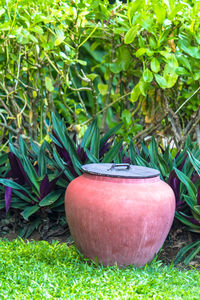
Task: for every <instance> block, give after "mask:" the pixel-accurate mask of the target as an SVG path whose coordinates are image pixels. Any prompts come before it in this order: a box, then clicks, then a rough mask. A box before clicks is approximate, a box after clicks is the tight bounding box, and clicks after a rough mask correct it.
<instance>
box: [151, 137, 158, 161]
mask: <svg viewBox="0 0 200 300" xmlns="http://www.w3.org/2000/svg"><path fill="white" fill-rule="evenodd" d="M149 155H150V158H151V162H152V163H154V164H156V162H157V160H158V145H157V143H156V140H155V138H154V137H152V139H151V143H150V146H149Z"/></svg>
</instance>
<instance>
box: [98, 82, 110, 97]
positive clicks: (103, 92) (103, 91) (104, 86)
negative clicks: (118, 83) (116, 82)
mask: <svg viewBox="0 0 200 300" xmlns="http://www.w3.org/2000/svg"><path fill="white" fill-rule="evenodd" d="M98 90H99V92H100V93H101V95H103V96H104V95H106V94H107V91H108V85H107V84H102V83H99V84H98Z"/></svg>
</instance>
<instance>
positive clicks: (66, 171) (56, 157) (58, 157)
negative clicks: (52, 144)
mask: <svg viewBox="0 0 200 300" xmlns="http://www.w3.org/2000/svg"><path fill="white" fill-rule="evenodd" d="M53 157H54V159H55V161H56V163H57V164H58V166H59V167H60V169H61V170H63V171H64V173H65V175H66V176H67V178H68V179H69V181H72V180H73V179H74V176H73V175H72V173H71V172H70V171H69V170H68V168H67V167H66V166H65V165H66V164H65V163H64V162H63V160H62V159H61V158H60V156H59V155H58V153H57V151H56V149H54V151H53Z"/></svg>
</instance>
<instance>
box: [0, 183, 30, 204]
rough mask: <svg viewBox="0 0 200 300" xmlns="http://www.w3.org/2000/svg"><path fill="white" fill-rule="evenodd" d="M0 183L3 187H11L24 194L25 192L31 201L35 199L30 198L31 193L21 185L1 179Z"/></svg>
mask: <svg viewBox="0 0 200 300" xmlns="http://www.w3.org/2000/svg"><path fill="white" fill-rule="evenodd" d="M0 183H1V184H3V185H4V186H8V187H11V188H12V189H16V190H22V191H24V192H26V193H27V194H28V195H29V196H30V197H31V198H32V199H33V200H35V198H34V197H33V196H31V193H30V191H29V190H27V189H26V188H25V187H23V186H22V185H20V184H18V183H16V182H14V181H12V180H10V179H3V178H0Z"/></svg>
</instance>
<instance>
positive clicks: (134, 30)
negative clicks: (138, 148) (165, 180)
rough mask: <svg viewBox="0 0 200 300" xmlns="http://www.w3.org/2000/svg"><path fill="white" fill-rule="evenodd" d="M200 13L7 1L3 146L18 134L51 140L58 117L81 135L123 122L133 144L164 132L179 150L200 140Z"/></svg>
mask: <svg viewBox="0 0 200 300" xmlns="http://www.w3.org/2000/svg"><path fill="white" fill-rule="evenodd" d="M199 9H200V2H199V1H195V0H193V1H192V0H190V1H186V0H184V1H181V2H179V1H172V0H169V1H164V0H152V1H147V2H145V1H144V0H135V1H131V2H129V1H128V3H127V4H124V3H122V2H116V3H115V4H113V5H111V4H109V1H100V0H96V1H92V0H86V1H77V0H76V1H75V0H72V1H69V0H68V1H58V0H48V1H46V0H34V1H32V0H30V1H25V0H21V1H16V0H10V1H5V0H2V1H1V4H0V35H1V40H0V44H1V45H0V46H1V47H0V127H1V129H0V133H1V138H0V142H1V144H2V146H1V149H2V148H3V149H6V146H7V142H8V141H7V134H8V131H9V132H10V133H11V134H13V135H19V134H23V135H24V136H25V137H27V138H28V137H32V138H33V139H34V140H37V141H42V140H43V139H44V138H46V139H47V137H48V132H49V128H50V126H51V124H52V120H51V112H52V111H57V112H58V113H59V114H61V115H62V116H63V117H64V118H65V120H66V122H67V124H68V127H69V129H70V130H75V131H77V132H78V133H79V135H80V136H82V135H83V133H84V131H85V129H86V127H85V125H84V124H85V122H86V123H87V122H89V121H90V119H91V118H93V117H94V116H95V115H98V114H99V115H100V116H101V117H99V122H101V127H102V130H105V129H106V128H107V127H106V126H107V125H108V126H109V127H112V126H114V125H116V123H118V122H120V121H122V122H123V126H122V129H121V135H123V136H124V137H125V139H126V140H127V141H128V140H129V138H133V137H135V136H136V137H138V134H139V136H141V135H142V134H143V136H145V135H148V134H150V133H152V132H155V131H156V130H157V132H156V133H159V134H161V135H163V136H168V135H172V136H173V137H174V139H175V141H176V143H177V144H178V145H179V144H181V143H182V144H183V143H184V140H185V137H186V135H187V134H188V133H193V132H195V130H196V136H197V137H198V136H199V127H198V122H199V111H198V107H199V104H200V98H199V94H198V93H197V91H198V89H199V81H200V71H199V60H200V50H199V44H200V28H199V22H200V20H199V16H198V14H199ZM192 95H193V96H192ZM191 96H192V98H190V97H191ZM106 124H107V125H106ZM80 125H81V126H80ZM141 130H144V132H143V131H141ZM140 132H142V134H140ZM1 149H0V150H1Z"/></svg>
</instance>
